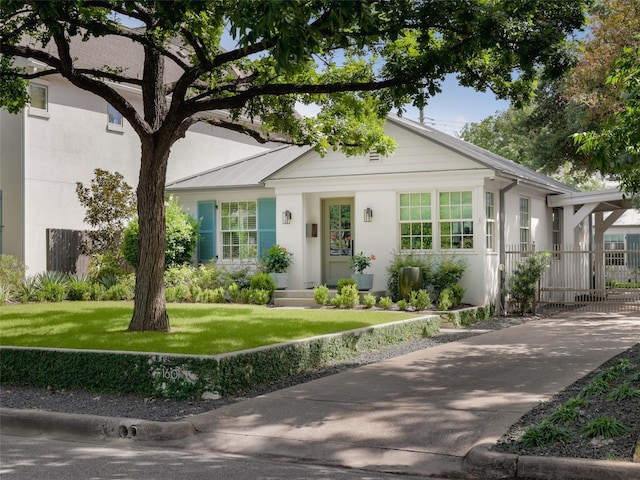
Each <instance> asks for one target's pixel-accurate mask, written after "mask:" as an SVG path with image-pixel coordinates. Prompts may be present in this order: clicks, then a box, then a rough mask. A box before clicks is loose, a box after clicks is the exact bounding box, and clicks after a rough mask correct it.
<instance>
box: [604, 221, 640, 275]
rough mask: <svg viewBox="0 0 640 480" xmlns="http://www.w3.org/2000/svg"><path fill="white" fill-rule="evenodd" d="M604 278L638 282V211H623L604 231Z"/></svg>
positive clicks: (639, 256) (639, 271)
mask: <svg viewBox="0 0 640 480" xmlns="http://www.w3.org/2000/svg"><path fill="white" fill-rule="evenodd" d="M603 240H604V243H603V244H602V246H603V249H604V251H605V254H604V262H605V268H606V278H607V280H610V281H617V282H640V211H638V210H636V209H630V210H627V211H625V212H624V213H623V214H622V215H621V216H620V218H618V219H617V220H616V221H615V222H614V223H613V225H611V226H610V227H609V228H608V229H607V230H606V231H605V232H604V238H603Z"/></svg>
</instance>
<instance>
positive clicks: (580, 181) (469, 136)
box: [461, 0, 640, 193]
mask: <svg viewBox="0 0 640 480" xmlns="http://www.w3.org/2000/svg"><path fill="white" fill-rule="evenodd" d="M573 48H574V50H575V51H576V63H575V65H573V66H572V68H570V69H569V70H567V72H566V73H565V74H564V75H563V76H562V77H559V78H557V79H555V80H553V81H550V82H548V81H542V82H540V84H539V87H538V89H537V92H536V96H535V99H534V101H533V102H532V104H531V105H529V106H527V107H526V108H525V109H520V108H519V107H518V106H515V105H513V106H511V107H510V108H509V109H508V110H507V111H506V112H502V113H499V114H496V115H495V116H492V117H489V118H487V119H485V120H483V121H482V122H480V123H477V124H471V125H467V126H466V127H465V129H464V130H463V132H462V135H461V136H462V138H464V139H465V140H467V141H469V142H471V143H474V144H477V145H479V146H481V147H483V148H487V149H488V150H491V151H493V152H495V153H498V154H500V155H504V156H505V157H507V158H509V159H511V160H514V161H516V162H518V163H521V164H523V165H526V166H528V167H530V168H533V169H535V170H537V171H540V172H542V173H546V174H552V175H554V176H556V177H559V178H560V179H562V180H563V181H565V182H566V183H570V184H573V185H575V186H577V187H578V188H585V189H588V188H591V187H593V186H597V183H598V182H595V184H594V182H593V178H594V174H598V175H599V176H601V177H608V178H611V179H615V180H618V181H621V182H622V185H623V187H624V188H625V189H626V190H627V191H628V192H630V193H638V192H640V167H638V165H639V163H640V162H638V157H637V151H638V150H637V149H638V144H637V143H635V144H634V143H633V142H634V139H633V132H634V128H636V130H635V131H636V132H637V123H634V120H633V117H634V112H635V111H636V108H637V103H635V104H634V102H637V86H636V85H634V81H635V82H637V68H636V69H635V70H634V66H633V63H634V61H637V58H638V55H637V49H638V48H640V3H639V2H637V1H635V0H600V1H598V2H596V3H595V4H594V6H593V9H592V11H591V22H590V31H589V34H588V35H586V36H584V37H582V38H580V39H578V40H576V42H575V43H574V47H573ZM636 67H637V63H636ZM634 75H635V77H634ZM634 78H635V79H636V80H634ZM634 92H635V93H634ZM634 98H635V99H636V100H634ZM575 139H577V141H575ZM635 141H636V142H637V139H636V140H635ZM634 152H636V153H634ZM634 155H635V156H634Z"/></svg>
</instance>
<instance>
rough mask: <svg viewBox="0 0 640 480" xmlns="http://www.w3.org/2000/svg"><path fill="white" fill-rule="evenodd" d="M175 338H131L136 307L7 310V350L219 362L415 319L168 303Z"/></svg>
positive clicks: (3, 336)
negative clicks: (223, 356)
mask: <svg viewBox="0 0 640 480" xmlns="http://www.w3.org/2000/svg"><path fill="white" fill-rule="evenodd" d="M167 309H168V311H169V318H170V322H171V329H172V331H171V333H170V334H164V333H157V332H144V333H140V332H127V331H126V329H127V326H128V325H129V320H130V319H131V314H132V312H133V302H65V303H38V304H27V305H6V306H2V307H0V345H3V346H24V347H52V348H79V349H90V350H123V351H137V352H163V353H184V354H197V355H215V354H219V353H226V352H233V351H238V350H244V349H248V348H255V347H259V346H263V345H271V344H274V343H280V342H286V341H290V340H297V339H302V338H308V337H313V336H316V335H324V334H328V333H336V332H342V331H346V330H352V329H355V328H362V327H368V326H372V325H378V324H383V323H389V322H393V321H398V320H404V319H407V318H413V317H415V316H416V315H415V314H411V313H400V312H387V311H371V310H335V309H318V310H314V309H305V310H301V309H284V308H268V307H263V306H255V305H236V304H232V305H228V304H169V305H167Z"/></svg>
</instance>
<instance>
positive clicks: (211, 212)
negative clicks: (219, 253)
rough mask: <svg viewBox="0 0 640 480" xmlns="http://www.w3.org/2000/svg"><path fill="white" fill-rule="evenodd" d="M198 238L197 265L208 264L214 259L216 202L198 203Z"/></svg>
mask: <svg viewBox="0 0 640 480" xmlns="http://www.w3.org/2000/svg"><path fill="white" fill-rule="evenodd" d="M198 219H199V220H200V222H201V223H200V238H199V239H198V263H208V262H210V261H211V259H213V258H215V257H216V202H215V201H214V200H211V201H207V202H198Z"/></svg>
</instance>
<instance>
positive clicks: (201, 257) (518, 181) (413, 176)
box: [167, 116, 575, 305]
mask: <svg viewBox="0 0 640 480" xmlns="http://www.w3.org/2000/svg"><path fill="white" fill-rule="evenodd" d="M386 133H387V135H389V136H391V137H394V138H395V139H396V142H397V149H396V151H395V153H394V154H393V155H392V156H389V157H382V156H379V155H377V154H376V153H375V152H372V153H371V154H370V155H367V156H354V157H346V156H345V155H343V154H341V153H339V152H330V153H328V154H327V155H326V156H325V157H320V156H319V155H318V154H317V153H316V152H315V151H313V150H312V149H311V148H303V147H294V146H283V147H280V148H276V149H274V150H272V151H268V152H263V153H260V154H257V155H254V156H251V157H248V158H245V159H243V160H240V161H237V162H233V163H230V164H227V165H224V166H220V167H217V168H213V169H210V170H207V171H204V172H202V173H199V174H197V175H193V176H189V177H186V178H183V179H181V180H178V181H174V182H170V183H169V184H168V185H167V191H168V192H170V193H173V194H176V195H177V196H178V197H179V200H180V203H181V204H182V205H184V206H185V207H186V208H188V209H189V210H190V211H191V212H192V214H194V216H196V217H198V218H200V219H202V231H201V239H200V241H199V244H198V254H197V261H198V262H202V263H204V262H209V261H211V260H215V261H216V263H217V264H222V265H226V264H233V263H234V262H239V261H249V262H253V261H256V260H257V259H258V258H259V256H261V255H262V254H263V253H264V251H265V250H266V249H267V248H268V247H269V246H270V245H271V244H272V243H273V242H274V241H277V243H279V244H281V245H282V246H284V247H285V248H287V250H289V251H290V252H292V253H293V264H292V265H291V266H290V267H289V270H288V274H289V278H288V284H289V288H290V289H307V288H311V287H313V286H316V285H320V284H327V285H330V286H331V285H335V284H336V283H337V281H338V280H339V279H341V278H345V277H349V275H350V268H349V258H350V257H351V256H352V255H353V254H354V253H359V252H364V253H365V254H366V255H370V254H374V255H375V257H376V260H375V261H373V262H372V266H371V267H370V268H369V269H368V272H369V273H373V274H374V286H373V289H374V290H385V289H386V285H387V273H386V269H387V267H388V265H389V264H390V262H391V260H392V259H393V256H394V255H395V254H396V253H402V254H410V253H414V254H430V255H434V256H436V257H437V256H439V255H455V256H457V257H459V258H463V259H464V260H465V261H466V263H467V269H466V272H465V275H464V277H463V279H462V285H463V286H464V287H465V289H466V294H465V297H464V301H466V302H468V303H472V304H478V305H481V304H488V303H494V302H496V303H497V301H498V299H499V296H500V280H501V279H500V271H501V265H503V264H504V255H505V247H506V246H507V245H516V246H518V247H521V248H523V249H531V248H532V247H533V244H534V243H536V244H541V245H551V244H559V243H562V242H563V240H562V238H561V237H562V235H563V233H562V225H563V224H562V221H561V217H562V210H561V209H559V208H558V209H553V208H550V207H549V206H548V204H547V198H548V197H549V196H550V195H557V194H567V195H571V194H573V193H574V192H575V190H574V189H573V188H571V187H568V186H566V185H564V184H562V183H559V182H557V181H555V180H553V179H551V178H549V177H546V176H544V175H540V174H538V173H536V172H533V171H531V170H529V169H527V168H525V167H523V166H521V165H518V164H516V163H514V162H511V161H509V160H506V159H504V158H502V157H499V156H497V155H494V154H492V153H490V152H488V151H486V150H483V149H481V148H478V147H476V146H473V145H471V144H469V143H466V142H464V141H462V140H459V139H457V138H454V137H451V136H449V135H446V134H444V133H441V132H439V131H437V130H433V129H431V128H428V127H425V126H423V125H420V124H418V123H415V122H412V121H409V120H406V119H403V118H400V117H397V116H389V117H388V121H387V125H386ZM567 241H574V240H573V239H571V240H567Z"/></svg>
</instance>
